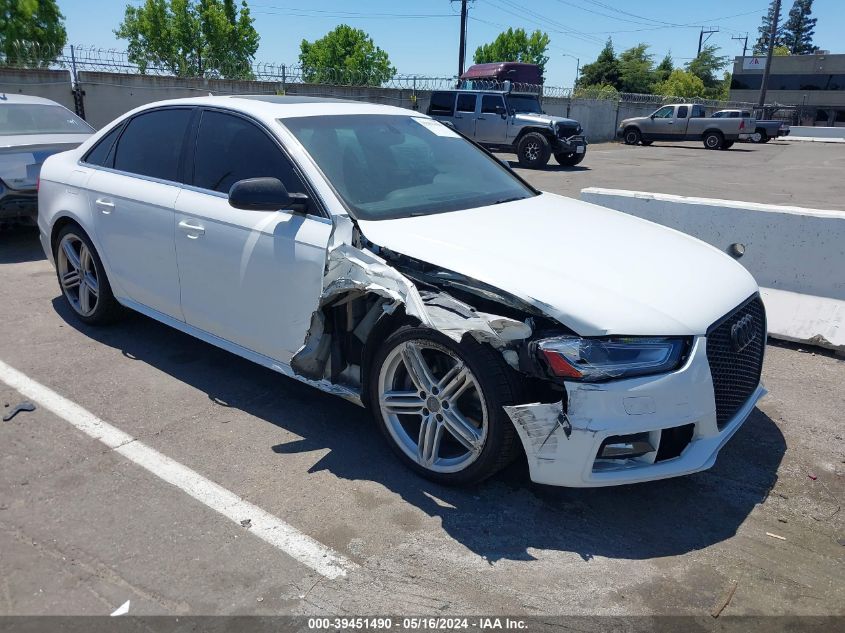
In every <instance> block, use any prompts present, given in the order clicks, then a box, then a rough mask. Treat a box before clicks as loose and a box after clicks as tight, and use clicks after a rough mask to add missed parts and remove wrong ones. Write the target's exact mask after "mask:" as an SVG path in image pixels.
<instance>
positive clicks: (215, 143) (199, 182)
mask: <svg viewBox="0 0 845 633" xmlns="http://www.w3.org/2000/svg"><path fill="white" fill-rule="evenodd" d="M334 147H335V151H337V144H336V143H335V144H334ZM262 177H271V178H278V179H279V180H281V181H282V183H283V184H284V185H285V187H286V188H287V190H288V191H289V192H291V193H305V186H304V185H303V183H302V181H301V180H300V179H299V176H298V175H297V174H296V172H295V171H294V168H293V165H291V163H290V161H289V160H288V159H287V157H286V156H285V155H284V153H283V152H282V150H281V149H280V148H279V146H278V145H276V143H275V142H274V141H273V140H272V139H271V138H270V137H269V136H268V135H267V133H266V132H264V130H262V129H261V128H259V127H258V126H257V125H255V124H254V123H251V122H250V121H247V120H246V119H243V118H241V117H239V116H234V115H231V114H224V113H222V112H214V111H211V110H207V111H205V112H203V115H202V121H200V127H199V132H198V133H197V145H196V151H195V154H194V180H193V184H194V186H195V187H200V188H202V189H210V190H212V191H219V192H222V193H229V189H231V188H232V185H234V184H235V183H236V182H238V181H239V180H244V179H245V178H262Z"/></svg>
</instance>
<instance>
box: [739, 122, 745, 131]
mask: <svg viewBox="0 0 845 633" xmlns="http://www.w3.org/2000/svg"><path fill="white" fill-rule="evenodd" d="M739 129H740V130H744V129H745V121H740V122H739Z"/></svg>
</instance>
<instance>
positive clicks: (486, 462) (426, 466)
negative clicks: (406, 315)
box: [370, 327, 516, 484]
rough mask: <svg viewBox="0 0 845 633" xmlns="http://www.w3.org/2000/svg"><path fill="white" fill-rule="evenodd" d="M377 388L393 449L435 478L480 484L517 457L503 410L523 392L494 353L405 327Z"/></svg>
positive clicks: (378, 363)
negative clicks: (518, 391)
mask: <svg viewBox="0 0 845 633" xmlns="http://www.w3.org/2000/svg"><path fill="white" fill-rule="evenodd" d="M370 389H371V392H370V394H371V395H370V402H371V403H372V409H373V414H374V416H375V417H376V419H377V421H378V422H379V426H380V427H381V430H382V432H383V433H384V435H385V437H386V438H387V440H388V442H389V443H390V445H391V448H392V449H393V450H394V452H395V453H396V454H397V455H398V456H399V458H400V459H401V460H402V461H403V462H405V463H406V464H407V465H408V466H410V467H411V468H412V469H413V470H415V471H416V472H417V473H419V474H421V475H423V476H424V477H426V478H428V479H431V480H433V481H437V482H439V483H442V484H469V483H475V482H477V481H480V480H482V479H485V478H486V477H489V476H490V475H492V474H493V473H495V472H496V471H497V470H499V469H500V468H501V467H502V466H504V465H505V464H507V463H508V462H509V461H510V460H511V459H512V458H513V456H514V454H515V449H516V444H515V429H514V427H513V423H512V422H511V421H510V419H509V418H508V417H507V414H506V413H505V411H504V410H503V409H502V406H503V405H506V404H512V403H513V402H514V401H515V398H514V393H515V387H514V386H513V384H512V382H511V380H510V379H509V378H508V375H507V367H506V366H505V365H504V361H503V359H502V358H501V357H498V358H497V357H496V355H495V353H494V352H493V351H492V350H490V349H489V348H485V347H482V346H481V345H479V344H472V345H461V344H458V343H456V342H454V341H452V340H451V339H450V338H448V337H446V336H444V335H442V334H440V333H439V332H436V331H434V330H429V329H427V328H418V327H405V328H401V329H400V330H398V331H397V332H395V333H394V334H393V335H391V336H390V337H389V338H388V339H387V341H385V343H384V345H383V347H382V348H381V350H380V351H379V352H378V353H377V355H376V358H375V359H374V362H373V364H372V375H371V378H370Z"/></svg>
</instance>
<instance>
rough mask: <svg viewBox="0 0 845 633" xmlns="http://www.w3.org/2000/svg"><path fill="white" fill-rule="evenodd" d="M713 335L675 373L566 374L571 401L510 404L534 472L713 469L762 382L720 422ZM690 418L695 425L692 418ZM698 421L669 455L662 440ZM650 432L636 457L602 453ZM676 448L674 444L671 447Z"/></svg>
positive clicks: (651, 473)
mask: <svg viewBox="0 0 845 633" xmlns="http://www.w3.org/2000/svg"><path fill="white" fill-rule="evenodd" d="M706 345H707V339H706V337H703V336H701V337H697V338H696V339H695V341H694V343H693V347H692V351H691V353H690V356H689V358H688V359H687V362H686V363H685V365H684V366H683V367H682V368H680V369H678V370H676V371H674V372H672V373H669V374H663V375H659V376H647V377H640V378H631V379H628V380H619V381H612V382H606V383H576V382H567V383H566V390H567V396H568V402H567V404H566V407H565V409H564V404H563V403H561V402H557V403H553V404H542V403H538V404H526V405H517V406H510V407H505V411H506V412H507V413H508V415H509V416H510V418H511V420H512V421H513V423H514V425H515V427H516V429H517V432H518V433H519V437H520V439H521V440H522V444H523V446H524V448H525V453H526V455H527V457H528V465H529V469H530V473H531V479H532V480H533V481H535V482H537V483H542V484H551V485H556V486H570V487H593V486H612V485H619V484H630V483H637V482H642V481H652V480H655V479H665V478H668V477H676V476H679V475H687V474H690V473H694V472H698V471H701V470H706V469H708V468H710V467H711V466H713V464H714V463H715V462H716V456H717V455H718V453H719V450H721V448H722V447H723V446H724V445H725V443H726V442H727V441H728V440H729V439H730V438H731V436H733V434H734V433H735V432H736V431H737V429H739V427H740V426H742V423H743V422H744V421H745V419H746V418H747V417H748V415H749V414H750V413H751V411H752V410H753V409H754V406H755V404H756V403H757V401H758V400H759V399H760V398H761V397H762V396H763V395H765V393H766V391H765V389H764V388H763V386H762V384H760V385H758V387H757V389H756V390H755V392H754V393H753V394H752V395H751V397H750V398H749V399H748V400H747V401H746V403H745V404H744V405H743V406H742V407H741V408H740V410H739V411H737V413H736V415H735V416H734V417H733V419H731V420H730V421H728V422H727V423H726V424H724V425H723V427H722V428H721V429H720V428H719V427H718V426H717V424H716V404H715V397H714V393H713V380H712V377H711V374H710V365H709V363H708V362H707V353H706ZM686 425H691V427H689V426H686ZM678 427H685V430H684V432H686V431H688V430H689V429H690V428H691V438H690V439H689V443H688V444H686V445H685V446H681V447H680V449H679V450H678V452H679V453H680V454H679V455H677V456H674V455H673V456H671V457H669V458H665V456H661V457H658V456H659V455H660V454H661V451H660V444H661V441H669V438H670V437H676V434H678V431H668V429H677V428H678ZM641 433H642V434H647V437H648V440H649V442H650V444H651V446H652V447H653V448H654V450H653V451H651V452H648V453H646V454H645V455H641V456H637V457H632V458H629V459H601V458H599V451H600V449H601V447H602V443H603V442H604V441H605V440H606V439H608V438H610V437H611V436H628V435H633V434H641ZM670 453H672V451H670Z"/></svg>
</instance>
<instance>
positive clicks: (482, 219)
mask: <svg viewBox="0 0 845 633" xmlns="http://www.w3.org/2000/svg"><path fill="white" fill-rule="evenodd" d="M39 206H40V210H41V211H40V215H39V218H38V222H39V226H40V232H41V240H42V242H43V246H44V250H45V252H46V253H47V256H48V257H49V258H50V260H51V261H52V262H54V264H55V267H56V271H57V273H58V281H59V284H60V286H61V291H62V293H63V294H64V298H65V300H66V301H67V303H68V304H69V305H70V307H71V308H72V309H73V311H74V312H75V314H76V316H77V318H78V319H80V320H81V321H83V322H85V323H88V324H91V325H99V324H102V323H106V322H108V321H111V320H113V319H114V318H115V317H117V316H119V315H120V313H121V310H122V309H123V308H129V309H132V310H136V311H138V312H141V313H142V314H145V315H147V316H149V317H152V318H154V319H157V320H159V321H161V322H163V323H166V324H168V325H170V326H172V327H175V328H177V329H179V330H181V331H183V332H186V333H188V334H190V335H192V336H195V337H197V338H199V339H202V340H203V341H206V342H208V343H211V344H213V345H217V346H219V347H221V348H223V349H225V350H228V351H230V352H232V353H234V354H237V355H239V356H243V357H244V358H248V359H250V360H252V361H255V362H257V363H259V364H261V365H264V366H266V367H269V368H271V369H273V370H275V371H277V372H279V373H280V374H283V375H285V376H289V377H291V378H295V379H298V380H301V381H304V382H307V383H309V384H311V385H314V386H315V387H317V388H319V389H322V390H324V391H327V392H330V393H333V394H337V395H340V396H342V397H345V398H347V399H349V400H352V401H353V402H356V403H359V404H361V405H364V406H366V407H368V408H369V409H370V410H371V411H372V413H373V415H374V417H375V419H376V420H377V422H378V425H379V426H380V428H381V430H382V431H383V433H384V435H385V437H386V438H387V442H388V443H389V444H390V446H391V447H392V448H393V450H394V451H395V452H396V454H397V455H398V456H399V458H400V459H401V460H403V461H404V462H405V463H406V464H407V465H408V466H410V467H411V468H413V469H414V470H416V471H417V472H418V473H420V474H422V475H424V476H426V477H429V478H431V479H433V480H436V481H438V482H441V483H447V484H465V483H470V482H475V481H479V480H481V479H483V478H485V477H487V476H489V475H491V474H492V473H494V472H495V471H496V470H497V469H499V468H501V467H502V466H503V465H505V464H507V463H508V462H509V461H510V460H511V459H513V458H514V457H516V456H518V455H519V453H520V452H523V453H524V454H525V456H526V458H527V461H528V465H529V468H530V475H531V478H532V479H533V480H534V481H536V482H541V483H545V484H556V485H562V486H605V485H612V484H625V483H631V482H641V481H647V480H654V479H660V478H665V477H672V476H676V475H683V474H687V473H693V472H696V471H701V470H704V469H706V468H709V467H710V466H712V465H713V463H714V461H715V459H716V455H717V454H718V452H719V449H721V448H722V446H724V444H725V442H727V441H728V439H729V438H730V437H731V436H732V435H733V434H734V433H735V432H736V431H737V429H738V428H739V427H740V425H741V424H742V423H743V421H744V420H745V419H746V418H747V417H748V415H749V413H750V412H751V411H752V409H753V408H754V406H755V403H756V402H757V400H758V399H759V398H760V397H761V396H762V395H763V393H764V389H763V387H762V385H761V383H760V374H761V369H762V363H763V353H764V349H765V341H766V319H765V313H764V310H763V304H762V303H761V301H760V297H759V294H758V288H757V285H756V283H755V282H754V279H753V278H752V277H751V275H750V274H749V273H748V272H747V271H746V270H745V269H744V268H743V267H742V266H740V265H739V264H738V263H736V262H735V261H734V260H733V259H731V258H730V257H729V256H727V255H726V254H724V253H721V252H720V251H718V250H717V249H715V248H712V247H711V246H708V245H706V244H704V243H702V242H699V241H697V240H695V239H693V238H691V237H689V236H687V235H683V234H681V233H678V232H676V231H673V230H670V229H667V228H664V227H661V226H658V225H655V224H651V223H649V222H645V221H643V220H640V219H637V218H634V217H631V216H628V215H625V214H622V213H618V212H615V211H611V210H609V209H605V208H602V207H598V206H595V205H591V204H587V203H584V202H579V201H577V200H572V199H570V198H564V197H561V196H558V195H554V194H551V193H544V192H540V191H537V190H535V189H534V188H533V187H531V186H530V185H529V184H527V183H526V182H525V181H523V180H522V179H521V178H520V177H519V176H517V175H516V174H515V173H513V172H512V171H510V170H509V169H508V168H507V167H505V166H503V165H502V163H500V162H499V161H498V160H497V159H496V158H494V157H493V156H492V155H490V154H489V153H487V152H486V151H484V150H483V149H481V148H479V147H478V146H476V145H474V144H473V143H471V142H470V141H468V140H466V139H465V138H463V137H461V136H460V135H458V134H457V133H456V132H455V131H453V130H452V129H451V128H449V127H447V126H444V125H443V124H441V123H439V122H437V121H435V120H433V119H430V118H428V117H426V116H423V115H421V114H419V113H417V112H413V111H409V110H404V109H401V108H395V107H387V106H379V105H371V104H366V103H357V102H351V101H340V100H330V99H313V98H303V97H276V96H244V97H203V98H195V99H180V100H174V101H165V102H160V103H154V104H150V105H147V106H144V107H141V108H139V109H136V110H134V111H132V112H130V113H128V114H126V115H125V116H123V117H122V118H120V119H119V120H117V121H115V122H114V123H112V124H111V125H109V126H107V127H106V128H104V129H103V130H102V131H100V132H99V133H98V134H96V135H95V136H94V137H92V138H91V139H90V140H89V141H88V142H86V143H84V144H83V145H82V146H81V147H79V148H78V149H75V150H72V151H70V152H65V153H62V154H59V155H56V156H53V157H51V158H49V159H48V160H47V161H46V162H45V164H44V167H43V169H42V172H41V186H40V192H39ZM338 424H343V421H342V420H338Z"/></svg>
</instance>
